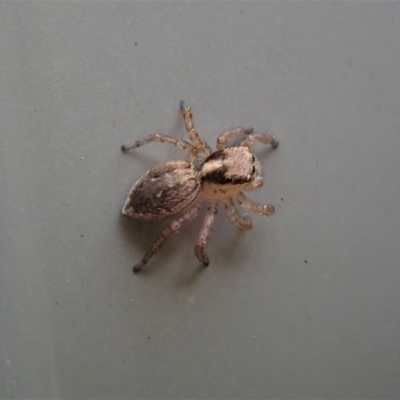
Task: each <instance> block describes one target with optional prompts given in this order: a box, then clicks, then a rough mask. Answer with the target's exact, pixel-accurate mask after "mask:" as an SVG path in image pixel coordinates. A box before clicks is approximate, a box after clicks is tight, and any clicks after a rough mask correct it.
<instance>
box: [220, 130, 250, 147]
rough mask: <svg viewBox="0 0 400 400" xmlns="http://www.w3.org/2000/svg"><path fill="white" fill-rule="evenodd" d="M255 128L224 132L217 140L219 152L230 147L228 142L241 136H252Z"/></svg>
mask: <svg viewBox="0 0 400 400" xmlns="http://www.w3.org/2000/svg"><path fill="white" fill-rule="evenodd" d="M251 133H253V128H235V129H228V130H227V131H225V132H222V133H221V134H220V135H219V136H218V138H217V150H223V149H225V148H226V147H228V140H229V139H233V138H235V137H237V136H240V135H250V134H251Z"/></svg>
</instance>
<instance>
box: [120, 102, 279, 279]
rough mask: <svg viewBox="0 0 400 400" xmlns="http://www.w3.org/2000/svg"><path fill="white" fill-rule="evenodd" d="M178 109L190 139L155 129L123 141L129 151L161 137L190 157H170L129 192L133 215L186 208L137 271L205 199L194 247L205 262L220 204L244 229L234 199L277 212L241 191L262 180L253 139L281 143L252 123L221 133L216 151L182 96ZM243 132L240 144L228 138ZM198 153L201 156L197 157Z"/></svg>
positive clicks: (126, 211) (246, 221) (147, 216)
mask: <svg viewBox="0 0 400 400" xmlns="http://www.w3.org/2000/svg"><path fill="white" fill-rule="evenodd" d="M180 109H181V112H182V115H183V119H184V122H185V125H186V130H187V133H188V135H189V138H190V140H191V143H189V142H186V141H185V140H179V139H175V138H173V137H171V136H168V135H163V134H160V133H156V134H154V135H150V136H148V137H147V138H145V139H143V140H138V141H136V142H134V143H132V144H131V145H128V146H126V145H122V146H121V150H122V151H124V152H125V151H128V150H131V149H136V148H137V147H139V146H142V145H144V144H146V143H149V142H163V143H169V144H172V145H174V146H176V147H178V148H180V149H182V150H185V151H187V152H188V157H187V160H186V161H185V160H175V161H167V162H164V163H161V164H158V165H155V166H154V167H153V168H151V169H150V170H149V171H147V172H146V173H145V174H144V175H143V176H142V177H141V178H140V179H139V180H138V181H137V182H136V183H135V185H134V186H133V187H132V189H131V191H130V192H129V195H128V198H127V199H126V201H125V204H124V206H123V208H122V214H123V215H125V216H128V217H130V218H135V219H142V220H157V219H161V218H164V217H168V216H171V215H175V214H177V213H179V212H180V211H184V212H183V213H182V215H181V216H180V217H179V218H177V219H175V220H174V221H173V222H172V223H171V224H170V225H169V226H168V227H167V228H165V229H164V231H163V233H162V234H161V235H160V236H159V237H158V239H157V240H156V241H155V242H154V243H153V244H152V246H151V247H150V249H149V250H148V251H147V253H146V254H145V256H144V257H143V258H142V260H141V261H140V262H139V263H138V264H137V265H135V266H134V267H133V271H134V272H137V271H139V270H140V269H141V268H142V267H143V266H144V265H145V264H146V263H147V262H148V261H149V259H150V258H151V257H152V256H153V254H154V253H156V252H157V251H158V250H159V249H160V248H161V246H162V245H163V244H164V242H165V241H166V240H167V239H168V238H169V237H170V236H171V235H172V234H173V233H174V232H176V231H177V230H178V229H179V228H180V227H181V226H182V225H183V224H185V223H186V222H188V221H190V220H192V219H193V218H195V217H196V216H197V214H198V212H199V210H200V208H201V207H202V206H203V205H204V204H207V205H208V211H207V213H206V216H205V219H204V223H203V226H202V228H201V230H200V234H199V237H198V239H197V242H196V245H195V247H194V253H195V255H196V257H197V258H198V259H199V260H200V262H201V263H202V264H203V265H204V266H207V265H208V264H209V260H208V257H207V255H206V253H205V250H204V249H205V246H206V244H207V240H208V238H209V236H210V232H211V228H212V225H213V223H214V219H215V216H216V214H217V207H218V204H219V203H222V204H223V205H224V206H225V210H226V213H227V215H228V218H229V220H230V221H231V222H232V223H233V224H234V225H236V227H238V228H239V229H242V230H244V231H247V230H250V229H251V228H252V221H251V219H250V217H249V216H248V215H247V214H245V215H243V216H242V215H240V214H239V212H238V210H237V209H236V206H235V203H234V200H236V201H237V202H238V203H239V204H240V205H241V206H242V207H243V208H244V209H246V210H247V211H250V212H253V213H256V214H262V215H271V214H273V213H274V211H275V208H274V206H272V205H262V204H259V203H256V202H255V201H253V200H250V199H249V198H247V197H246V196H245V195H244V194H243V190H252V189H256V188H259V187H261V186H262V184H263V180H262V176H261V164H260V162H259V161H258V159H257V157H256V156H255V155H254V154H253V153H252V152H251V151H250V150H251V147H252V146H253V144H254V142H255V141H259V142H261V143H264V144H270V145H271V146H272V147H273V148H276V147H277V146H278V144H279V142H278V141H276V140H275V139H274V138H272V137H271V136H269V135H267V134H266V133H255V132H253V129H251V128H248V129H244V128H236V129H231V130H227V131H225V132H223V133H222V134H220V135H219V136H218V139H217V150H216V151H214V152H213V151H212V150H211V149H210V147H209V146H208V144H207V143H206V142H205V141H204V140H203V139H201V138H200V136H199V135H198V133H197V131H196V130H195V128H194V126H193V118H192V111H191V108H190V107H188V106H187V105H186V104H185V103H184V102H183V101H181V103H180ZM243 134H245V135H246V137H245V139H244V140H243V141H242V142H241V143H240V145H239V146H237V147H229V146H228V139H232V138H235V137H237V136H239V135H243ZM200 155H202V156H203V159H199V156H200Z"/></svg>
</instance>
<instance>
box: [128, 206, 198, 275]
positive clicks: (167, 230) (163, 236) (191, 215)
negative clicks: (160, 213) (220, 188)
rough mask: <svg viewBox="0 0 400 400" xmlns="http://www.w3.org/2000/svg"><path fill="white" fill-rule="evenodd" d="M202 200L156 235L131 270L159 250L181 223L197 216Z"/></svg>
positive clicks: (141, 265)
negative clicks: (156, 237)
mask: <svg viewBox="0 0 400 400" xmlns="http://www.w3.org/2000/svg"><path fill="white" fill-rule="evenodd" d="M202 204H203V203H202V201H198V202H197V203H196V204H194V205H192V206H191V208H189V209H188V210H187V211H186V213H185V214H183V215H182V216H181V217H180V218H179V219H177V220H176V221H173V222H172V223H171V224H170V225H169V226H168V227H167V228H165V229H164V231H163V233H162V234H161V235H160V236H159V237H158V239H157V240H155V241H154V243H153V244H152V245H151V247H150V249H149V250H148V251H147V253H146V254H145V256H144V257H143V258H142V260H141V261H140V262H139V263H138V264H136V265H135V266H134V267H133V272H138V271H139V270H140V269H141V268H142V267H143V266H144V265H145V264H146V263H147V262H148V261H149V260H150V258H151V257H152V256H153V254H154V253H156V252H157V251H158V250H160V248H161V246H162V245H163V244H164V242H165V241H166V240H167V239H168V238H169V237H170V236H171V235H172V234H173V233H174V232H176V231H177V230H178V229H179V228H180V227H181V226H182V225H184V224H185V223H186V222H189V221H190V220H192V219H193V218H195V217H196V216H197V214H198V213H199V210H200V207H201V206H202Z"/></svg>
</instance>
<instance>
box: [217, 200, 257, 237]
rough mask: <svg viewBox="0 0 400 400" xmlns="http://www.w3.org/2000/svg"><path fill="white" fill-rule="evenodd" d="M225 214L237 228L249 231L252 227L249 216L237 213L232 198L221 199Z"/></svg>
mask: <svg viewBox="0 0 400 400" xmlns="http://www.w3.org/2000/svg"><path fill="white" fill-rule="evenodd" d="M222 202H223V204H224V206H225V210H226V214H227V216H228V218H229V221H231V222H232V224H233V225H235V226H236V227H237V228H238V229H241V230H242V231H249V230H250V229H251V228H252V227H253V222H252V221H251V218H250V217H249V216H248V215H247V214H245V215H243V217H242V216H241V215H240V214H239V212H238V210H237V208H236V206H235V203H234V202H233V200H232V199H224V200H222Z"/></svg>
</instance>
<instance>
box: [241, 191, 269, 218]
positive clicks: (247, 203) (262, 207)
mask: <svg viewBox="0 0 400 400" xmlns="http://www.w3.org/2000/svg"><path fill="white" fill-rule="evenodd" d="M234 199H235V200H237V201H238V203H239V204H240V205H241V206H242V207H243V208H244V209H245V210H247V211H250V212H252V213H255V214H262V215H272V214H273V213H274V212H275V207H274V206H273V205H271V204H260V203H257V202H256V201H254V200H251V199H249V198H248V197H246V196H245V195H244V194H243V193H242V192H240V193H239V194H237V195H236V196H235V197H234Z"/></svg>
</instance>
